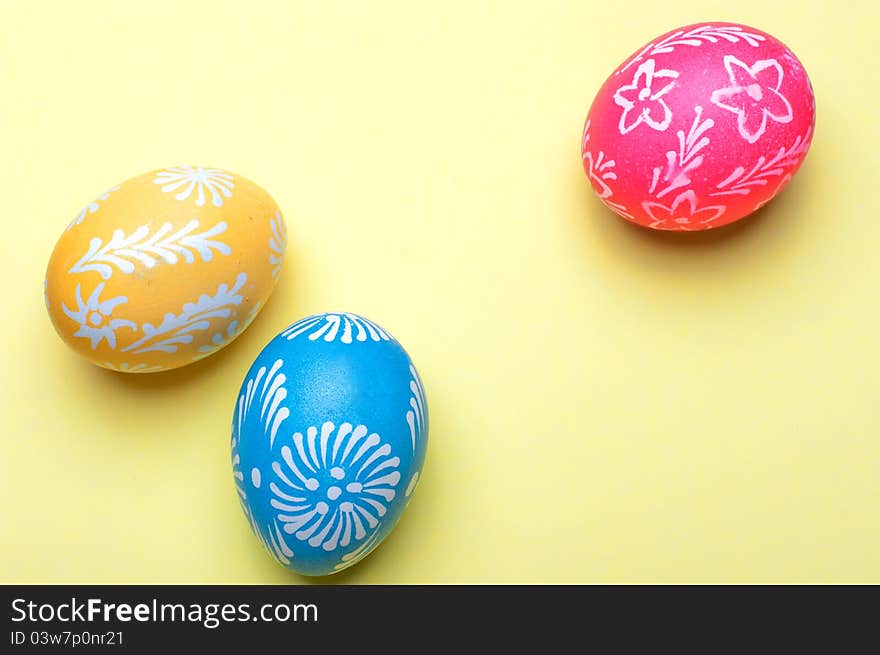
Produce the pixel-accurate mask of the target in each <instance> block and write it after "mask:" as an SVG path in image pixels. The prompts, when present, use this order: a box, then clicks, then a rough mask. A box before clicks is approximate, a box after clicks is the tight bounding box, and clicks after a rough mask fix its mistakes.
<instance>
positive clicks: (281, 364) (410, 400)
mask: <svg viewBox="0 0 880 655" xmlns="http://www.w3.org/2000/svg"><path fill="white" fill-rule="evenodd" d="M427 446H428V406H427V404H426V402H425V392H424V390H423V387H422V382H421V380H420V379H419V374H418V373H417V372H416V369H415V367H414V366H413V363H412V361H411V360H410V358H409V356H408V355H407V354H406V351H404V349H403V347H402V346H401V345H400V344H399V343H398V342H397V341H396V340H395V339H394V338H393V337H392V336H391V335H390V334H388V332H387V331H385V330H383V329H382V328H381V327H379V326H378V325H376V324H375V323H372V322H371V321H369V320H367V319H365V318H363V317H360V316H356V315H354V314H347V313H341V314H335V313H331V314H319V315H316V316H310V317H308V318H304V319H302V320H301V321H298V322H296V323H294V324H293V325H291V326H290V327H289V328H287V329H286V330H284V331H283V332H281V333H280V334H279V335H278V336H277V337H275V339H273V340H272V341H271V342H270V343H269V344H268V345H267V346H266V347H265V348H264V349H263V351H262V352H261V353H260V354H259V356H258V357H257V359H256V361H255V362H254V364H253V366H251V368H250V371H248V373H247V376H246V377H245V380H244V382H243V383H242V385H241V390H240V392H239V395H238V398H237V401H236V406H235V412H234V415H233V420H232V467H233V475H234V477H235V484H236V486H237V489H238V494H239V500H240V501H241V504H242V507H243V509H244V513H245V516H246V517H247V520H248V522H249V523H250V526H251V528H252V529H253V531H254V532H255V533H256V535H257V537H258V538H259V540H260V541H261V542H262V544H263V546H265V548H266V550H267V551H268V552H269V554H270V555H271V556H272V557H274V558H275V560H277V561H278V562H279V563H280V564H282V565H283V566H286V567H287V568H289V569H292V570H294V571H296V572H298V573H301V574H304V575H327V574H330V573H336V572H337V571H341V570H342V569H344V568H347V567H349V566H351V565H352V564H355V563H356V562H358V561H359V560H361V559H362V558H364V557H366V556H367V555H368V554H369V553H370V552H371V551H372V550H373V549H374V548H376V546H378V545H379V544H380V543H381V542H382V540H383V539H384V538H385V537H386V536H388V534H389V533H390V532H391V530H392V529H393V528H394V525H395V524H396V523H397V520H398V519H399V518H400V515H401V513H402V512H403V510H404V508H405V507H406V505H407V503H408V502H409V500H410V497H411V495H412V493H413V491H414V490H415V488H416V484H417V482H418V480H419V475H420V473H421V470H422V464H423V463H424V460H425V451H426V449H427Z"/></svg>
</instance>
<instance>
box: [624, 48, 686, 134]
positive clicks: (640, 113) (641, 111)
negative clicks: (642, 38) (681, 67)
mask: <svg viewBox="0 0 880 655" xmlns="http://www.w3.org/2000/svg"><path fill="white" fill-rule="evenodd" d="M677 78H678V72H677V71H674V70H669V69H666V68H662V69H660V70H656V68H655V63H654V60H653V59H649V60H648V61H646V62H645V63H643V64H642V65H641V66H639V67H638V68H637V69H636V74H635V76H634V77H633V79H632V82H630V83H629V84H625V85H624V86H622V87H620V88H619V89H617V91H615V93H614V102H615V103H616V104H618V105H619V106H621V107H623V113H622V114H621V115H620V122H619V123H618V126H617V127H618V129H619V130H620V133H621V134H627V133H628V132H631V131H632V130H634V129H635V128H636V127H638V126H639V125H640V124H641V123H645V124H646V125H648V127H651V128H652V129H655V130H657V131H659V132H663V131H664V130H666V128H667V127H669V124H670V123H671V122H672V110H671V109H669V105H667V104H666V101H665V100H663V96H665V95H666V94H667V93H669V91H670V90H671V89H672V87H673V86H675V80H676V79H677ZM658 79H660V80H671V81H669V82H667V83H666V84H665V85H663V86H660V88H655V86H654V82H655V81H656V80H658ZM657 86H659V85H657Z"/></svg>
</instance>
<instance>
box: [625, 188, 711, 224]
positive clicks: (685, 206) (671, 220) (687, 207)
mask: <svg viewBox="0 0 880 655" xmlns="http://www.w3.org/2000/svg"><path fill="white" fill-rule="evenodd" d="M642 209H644V210H645V212H646V213H647V214H648V216H650V217H651V219H652V221H653V222H652V223H651V224H650V226H649V227H652V228H655V229H658V230H685V231H686V230H689V229H691V226H694V225H706V224H708V223H711V222H712V221H715V220H717V219H719V218H721V216H722V214H724V212H725V211H727V207H725V206H723V205H712V206H710V207H700V208H699V209H697V195H696V194H695V193H694V191H693V190H692V189H689V190H687V191H685V192H684V193H680V194H678V196H676V198H675V200H673V201H672V206H666V205H662V204H660V203H659V202H652V201H647V200H646V201H645V202H643V203H642Z"/></svg>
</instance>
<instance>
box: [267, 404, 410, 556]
mask: <svg viewBox="0 0 880 655" xmlns="http://www.w3.org/2000/svg"><path fill="white" fill-rule="evenodd" d="M334 432H335V434H334ZM291 441H292V443H293V447H292V448H291V447H290V446H288V445H284V446H282V447H281V461H274V462H273V463H272V470H273V471H274V473H275V476H276V480H277V482H276V481H272V482H271V483H270V485H269V489H270V491H271V492H272V495H273V496H274V497H273V498H272V500H271V505H272V507H273V508H274V509H275V510H277V514H276V519H277V520H278V521H279V522H280V523H282V524H283V530H284V532H286V533H287V534H292V535H293V536H294V537H296V539H298V540H299V541H307V542H308V544H309V545H310V546H312V547H314V548H318V547H320V548H322V549H323V550H325V551H327V552H330V551H333V550H335V549H336V548H345V547H347V546H349V545H350V544H351V543H353V542H358V541H361V540H362V539H364V538H366V537H367V536H368V534H370V532H368V529H369V531H373V534H375V533H376V532H375V531H376V530H377V528H378V527H379V524H380V519H381V518H382V517H383V516H385V514H386V512H387V510H388V504H389V503H390V502H391V501H392V500H393V499H394V497H395V495H396V493H397V492H396V487H397V485H398V483H399V482H400V472H399V471H398V470H397V469H398V468H399V466H400V458H399V457H396V456H392V454H391V445H390V444H388V443H383V442H382V438H381V437H380V436H379V435H378V434H376V433H375V432H373V433H370V431H369V430H368V429H367V427H366V426H364V425H357V426H352V425H351V424H350V423H343V424H342V425H340V426H339V427H338V429H337V428H336V426H335V425H334V424H333V423H330V422H326V423H324V424H323V425H322V426H321V428H320V433H319V431H318V428H316V427H314V426H313V427H309V428H308V429H307V430H306V434H305V436H303V435H302V433H299V432H296V433H294V434H293V436H292V438H291ZM365 524H366V525H365Z"/></svg>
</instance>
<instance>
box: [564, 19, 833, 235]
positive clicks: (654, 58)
mask: <svg viewBox="0 0 880 655" xmlns="http://www.w3.org/2000/svg"><path fill="white" fill-rule="evenodd" d="M814 125H815V102H814V99H813V91H812V88H811V86H810V80H809V79H808V77H807V73H806V71H805V70H804V67H803V66H802V65H801V63H800V61H798V59H797V57H795V55H794V53H792V51H791V50H789V49H788V48H787V47H786V46H785V44H783V43H781V42H780V41H779V40H777V39H775V38H774V37H772V36H770V35H769V34H767V33H765V32H762V31H760V30H757V29H754V28H752V27H747V26H745V25H737V24H734V23H699V24H696V25H689V26H687V27H682V28H679V29H676V30H673V31H671V32H668V33H666V34H663V35H662V36H659V37H657V38H656V39H654V40H653V41H651V42H650V43H648V44H647V45H645V46H643V47H641V48H639V49H638V50H637V51H636V52H635V53H634V54H632V55H631V56H630V57H628V58H627V59H626V60H625V61H624V62H623V63H622V64H621V65H620V66H619V67H618V68H617V70H615V71H614V73H613V74H612V75H611V76H610V77H609V78H608V79H607V80H606V81H605V83H604V84H603V85H602V88H601V89H599V92H598V94H596V98H595V100H594V101H593V104H592V106H591V107H590V111H589V114H588V116H587V120H586V124H585V126H584V131H583V136H582V141H581V153H582V158H583V165H584V170H585V172H586V174H587V177H588V178H589V180H590V183H591V184H592V187H593V189H594V191H595V192H596V194H597V195H598V196H599V198H600V199H601V201H602V202H603V203H605V205H607V206H608V207H609V208H610V209H612V210H613V211H614V212H616V213H617V214H619V215H620V216H622V217H623V218H625V219H627V220H629V221H632V222H633V223H637V224H638V225H642V226H645V227H649V228H654V229H657V230H677V231H684V230H706V229H710V228H714V227H720V226H722V225H726V224H728V223H732V222H733V221H736V220H739V219H741V218H743V217H744V216H747V215H748V214H750V213H752V212H753V211H755V210H756V209H759V208H760V207H762V206H763V205H765V204H766V203H768V202H769V201H770V200H771V199H772V198H773V197H774V196H776V194H778V193H779V192H780V191H781V190H782V189H783V188H784V187H785V186H786V184H788V182H789V181H790V180H791V178H792V176H793V175H794V174H795V172H796V171H797V169H798V168H799V167H800V165H801V163H802V162H803V160H804V157H806V155H807V150H808V149H809V147H810V143H811V141H812V138H813V127H814Z"/></svg>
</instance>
